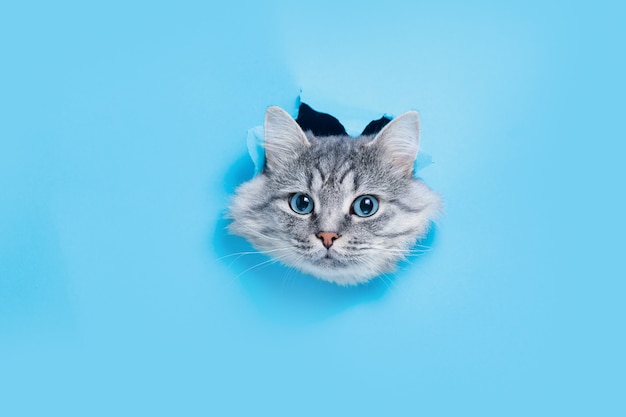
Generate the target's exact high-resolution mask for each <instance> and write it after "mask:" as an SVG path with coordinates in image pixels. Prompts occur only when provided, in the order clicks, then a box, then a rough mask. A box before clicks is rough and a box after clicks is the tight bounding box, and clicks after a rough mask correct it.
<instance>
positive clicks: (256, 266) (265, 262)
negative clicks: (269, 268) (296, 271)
mask: <svg viewBox="0 0 626 417" xmlns="http://www.w3.org/2000/svg"><path fill="white" fill-rule="evenodd" d="M289 255H291V254H289V253H287V254H285V255H281V256H277V257H274V258H272V259H268V260H266V261H263V262H259V263H258V264H256V265H253V266H251V267H250V268H248V269H246V270H245V271H243V272H241V273H240V274H239V275H237V276H236V277H235V280H237V279H239V278H240V277H241V276H242V275H243V274H245V273H247V272H250V271H252V270H253V269H256V268H258V267H260V266H263V265H268V264H269V265H271V264H275V263H277V262H280V260H281V259H283V258H285V257H287V256H289Z"/></svg>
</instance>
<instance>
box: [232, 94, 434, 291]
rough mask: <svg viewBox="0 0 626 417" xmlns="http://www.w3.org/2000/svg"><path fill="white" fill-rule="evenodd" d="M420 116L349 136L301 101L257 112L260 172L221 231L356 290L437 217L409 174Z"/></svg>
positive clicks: (428, 194)
mask: <svg viewBox="0 0 626 417" xmlns="http://www.w3.org/2000/svg"><path fill="white" fill-rule="evenodd" d="M419 128H420V119H419V115H418V113H417V112H415V111H408V112H406V113H403V114H402V115H400V116H398V117H396V118H395V119H390V118H387V117H383V118H381V119H379V120H375V121H373V122H371V123H370V124H369V125H368V126H367V127H366V128H365V130H364V131H363V133H362V134H361V135H360V136H358V137H351V136H348V134H347V133H346V131H345V129H344V127H343V126H342V125H341V123H339V121H338V120H337V119H336V118H334V117H333V116H331V115H328V114H325V113H319V112H316V111H315V110H313V109H312V108H311V107H310V106H308V105H307V104H305V103H302V104H301V105H300V108H299V114H298V117H297V119H296V120H294V119H293V118H292V117H291V116H290V115H289V113H287V112H286V111H285V110H283V109H281V108H280V107H277V106H272V107H269V108H268V109H267V111H266V114H265V122H264V130H265V143H264V148H265V166H264V168H263V171H262V172H261V173H260V174H259V175H258V176H256V177H255V178H253V179H252V180H250V181H247V182H245V183H243V184H242V185H240V186H239V187H238V188H237V190H236V191H235V195H234V196H233V199H232V202H231V205H230V207H229V211H228V215H227V217H228V218H229V219H230V220H231V223H230V225H229V231H230V232H231V233H233V234H235V235H238V236H241V237H244V238H246V239H247V240H248V241H250V242H251V243H252V245H253V246H254V247H255V248H256V249H258V250H259V251H261V252H262V253H265V254H267V255H268V256H271V257H273V258H274V259H276V260H279V261H280V262H282V263H283V264H285V265H287V266H291V267H294V268H296V269H298V270H300V271H302V272H304V273H306V274H310V275H313V276H314V277H316V278H319V279H322V280H325V281H329V282H333V283H336V284H339V285H356V284H361V283H365V282H367V281H369V280H370V279H372V278H374V277H376V276H377V275H381V274H383V273H386V272H390V271H393V270H394V269H395V267H396V264H397V263H398V261H400V260H402V259H405V257H406V255H407V254H408V253H410V249H411V247H412V246H414V245H415V243H416V242H417V241H418V240H419V239H420V238H423V237H424V236H425V235H426V233H427V231H428V229H429V227H430V224H431V221H432V220H433V219H434V218H435V217H436V216H437V215H438V214H439V213H440V211H441V207H442V203H441V198H440V197H439V195H438V194H437V193H436V192H434V191H432V190H431V189H430V188H429V187H428V186H427V185H426V184H424V183H423V182H422V181H421V180H419V179H417V178H415V177H414V161H415V158H416V157H417V153H418V147H419Z"/></svg>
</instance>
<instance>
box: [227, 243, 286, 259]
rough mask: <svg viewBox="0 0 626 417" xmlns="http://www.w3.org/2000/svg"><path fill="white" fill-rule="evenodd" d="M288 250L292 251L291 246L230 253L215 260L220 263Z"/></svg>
mask: <svg viewBox="0 0 626 417" xmlns="http://www.w3.org/2000/svg"><path fill="white" fill-rule="evenodd" d="M289 249H293V246H285V247H284V248H276V249H272V250H259V251H248V252H237V253H231V254H229V255H224V256H220V257H219V258H217V260H218V261H221V260H222V259H226V258H230V257H232V256H237V257H241V256H243V255H267V254H269V253H274V252H280V251H284V250H289Z"/></svg>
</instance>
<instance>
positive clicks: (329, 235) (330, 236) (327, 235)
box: [315, 232, 339, 249]
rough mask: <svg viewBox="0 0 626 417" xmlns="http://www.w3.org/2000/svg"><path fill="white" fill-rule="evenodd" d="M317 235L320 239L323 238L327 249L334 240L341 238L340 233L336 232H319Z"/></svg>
mask: <svg viewBox="0 0 626 417" xmlns="http://www.w3.org/2000/svg"><path fill="white" fill-rule="evenodd" d="M315 236H316V237H317V238H318V239H321V240H322V243H323V244H324V246H325V247H326V249H329V248H330V247H331V246H333V242H334V241H335V240H337V239H339V235H338V234H337V233H335V232H319V233H318V234H316V235H315Z"/></svg>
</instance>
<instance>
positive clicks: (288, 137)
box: [265, 106, 311, 169]
mask: <svg viewBox="0 0 626 417" xmlns="http://www.w3.org/2000/svg"><path fill="white" fill-rule="evenodd" d="M310 145H311V144H310V143H309V140H308V139H307V137H306V135H305V134H304V132H303V131H302V129H301V128H300V126H298V123H296V121H295V120H293V118H292V117H291V116H290V115H289V113H287V112H286V111H285V110H283V109H281V108H280V107H278V106H272V107H269V108H268V109H267V111H266V112H265V159H266V164H267V166H268V167H269V169H272V168H274V167H276V166H280V165H281V164H283V163H285V162H287V161H290V160H292V159H294V158H296V157H297V156H298V154H299V153H300V151H301V150H302V149H304V148H307V147H308V146H310Z"/></svg>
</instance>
